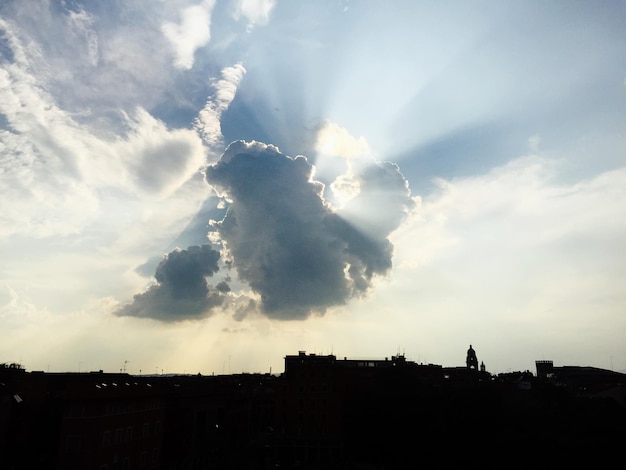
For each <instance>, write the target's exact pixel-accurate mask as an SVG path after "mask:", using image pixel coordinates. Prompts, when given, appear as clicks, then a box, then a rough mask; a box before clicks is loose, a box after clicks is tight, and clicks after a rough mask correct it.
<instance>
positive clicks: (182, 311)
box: [117, 245, 228, 321]
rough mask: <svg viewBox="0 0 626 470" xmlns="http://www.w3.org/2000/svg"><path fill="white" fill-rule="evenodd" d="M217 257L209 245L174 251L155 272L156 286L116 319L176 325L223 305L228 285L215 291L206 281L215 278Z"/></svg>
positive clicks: (122, 309)
mask: <svg viewBox="0 0 626 470" xmlns="http://www.w3.org/2000/svg"><path fill="white" fill-rule="evenodd" d="M219 258H220V254H219V253H218V252H217V251H215V250H214V249H213V248H212V247H211V246H209V245H202V246H190V247H189V248H187V249H185V250H180V249H176V250H174V251H172V252H170V253H169V254H167V255H165V256H164V257H163V259H162V261H161V262H160V263H159V265H158V266H157V268H156V272H155V274H154V277H155V279H156V284H155V285H153V286H151V287H150V288H149V289H148V290H147V291H146V292H144V293H141V294H137V295H135V296H134V298H133V301H132V303H130V304H127V305H125V306H123V307H122V308H120V309H119V310H118V312H117V314H118V315H127V316H135V317H149V318H156V319H158V320H162V321H178V320H184V319H188V318H202V317H204V316H207V315H208V314H209V313H210V311H211V309H213V308H214V307H216V306H219V305H221V304H222V303H223V301H224V298H225V297H224V295H223V294H224V293H225V292H227V291H228V285H227V284H226V283H224V282H223V281H222V282H220V283H219V284H218V285H217V286H216V287H215V288H212V287H209V285H207V281H206V278H207V277H209V276H212V275H213V274H215V273H216V272H217V271H218V269H219V267H218V261H219Z"/></svg>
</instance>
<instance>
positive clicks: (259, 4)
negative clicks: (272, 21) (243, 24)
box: [234, 0, 276, 26]
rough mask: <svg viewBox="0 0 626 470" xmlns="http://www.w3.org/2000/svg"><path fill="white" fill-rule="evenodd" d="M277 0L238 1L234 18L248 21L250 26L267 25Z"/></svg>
mask: <svg viewBox="0 0 626 470" xmlns="http://www.w3.org/2000/svg"><path fill="white" fill-rule="evenodd" d="M275 5H276V0H236V4H235V13H234V17H235V19H236V20H239V19H240V18H241V17H243V18H245V19H246V20H248V26H253V25H255V24H260V25H263V24H266V23H267V22H268V21H269V18H270V13H271V12H272V10H273V9H274V6H275Z"/></svg>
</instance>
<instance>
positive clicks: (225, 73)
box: [194, 64, 246, 149]
mask: <svg viewBox="0 0 626 470" xmlns="http://www.w3.org/2000/svg"><path fill="white" fill-rule="evenodd" d="M245 73H246V69H245V68H244V67H243V65H241V64H235V65H233V66H232V67H224V68H223V69H222V71H221V78H220V79H219V80H216V81H215V82H214V83H213V88H214V90H215V95H213V96H211V97H210V98H209V99H208V100H207V102H206V104H205V105H204V107H203V108H202V109H201V110H200V112H199V113H198V117H197V118H196V120H195V122H194V126H195V128H196V130H197V131H198V132H199V133H200V135H201V136H202V138H203V139H204V141H205V142H206V143H207V145H209V147H210V148H211V149H215V148H218V147H220V146H221V145H223V142H222V127H221V125H220V118H221V116H222V113H223V112H224V111H226V109H228V107H229V106H230V103H232V101H233V99H235V94H236V93H237V87H238V86H239V83H240V82H241V80H242V79H243V76H244V74H245ZM222 149H223V147H222Z"/></svg>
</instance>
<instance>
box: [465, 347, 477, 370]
mask: <svg viewBox="0 0 626 470" xmlns="http://www.w3.org/2000/svg"><path fill="white" fill-rule="evenodd" d="M465 364H466V365H467V368H468V369H472V370H476V371H477V370H478V359H477V358H476V351H474V348H472V345H471V344H470V347H469V349H468V350H467V358H466V359H465Z"/></svg>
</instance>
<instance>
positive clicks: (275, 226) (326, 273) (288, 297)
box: [206, 141, 410, 319]
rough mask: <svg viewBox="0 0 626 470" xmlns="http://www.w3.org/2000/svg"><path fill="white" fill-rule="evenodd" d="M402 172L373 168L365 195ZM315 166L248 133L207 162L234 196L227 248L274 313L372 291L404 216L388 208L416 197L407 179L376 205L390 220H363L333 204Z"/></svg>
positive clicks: (319, 306)
mask: <svg viewBox="0 0 626 470" xmlns="http://www.w3.org/2000/svg"><path fill="white" fill-rule="evenodd" d="M394 172H395V167H393V166H389V165H382V166H378V165H375V166H374V167H373V168H370V169H368V172H366V173H365V174H363V175H362V176H361V180H362V182H363V184H362V186H361V188H360V191H361V192H360V193H359V196H358V197H361V198H362V199H361V200H362V201H364V203H365V202H366V201H371V198H376V197H377V196H378V197H380V195H381V194H382V193H383V192H381V191H379V190H380V189H381V188H385V190H387V191H391V192H394V191H397V187H393V186H394V185H393V184H390V183H389V181H386V178H387V179H390V180H393V178H391V177H389V175H392V174H394ZM312 173H313V167H312V165H310V164H309V163H308V161H307V159H306V158H305V157H303V156H298V157H295V158H291V157H288V156H285V155H283V154H281V153H280V151H279V150H278V149H277V148H276V147H274V146H272V145H267V144H263V143H260V142H243V141H237V142H233V143H232V144H230V145H229V146H228V148H227V149H226V151H225V152H224V154H223V155H222V157H221V159H220V161H219V162H217V163H216V164H214V165H211V166H209V167H207V170H206V178H207V181H208V183H209V184H211V185H212V186H213V187H214V188H215V189H216V192H217V193H218V194H219V195H220V196H221V197H223V198H224V199H225V200H227V201H228V202H229V207H228V210H227V213H226V216H225V217H224V219H223V220H221V221H219V222H216V223H214V227H215V229H216V230H217V233H218V235H219V238H220V239H221V241H222V242H223V244H224V249H225V253H226V256H227V257H228V258H229V259H230V261H231V262H232V266H233V267H234V268H235V269H236V271H237V273H238V275H239V278H240V279H241V280H242V281H244V282H246V283H248V284H249V286H250V287H251V288H252V290H253V291H254V292H256V293H257V294H259V295H260V297H261V310H262V312H263V313H264V314H266V315H267V316H269V317H272V318H279V319H293V318H306V317H307V316H308V315H310V314H312V313H323V312H324V311H325V310H326V309H327V308H329V307H331V306H334V305H341V304H344V303H345V302H346V301H348V300H349V299H350V298H352V297H354V296H360V295H363V294H365V292H366V291H367V289H368V288H369V287H370V285H371V281H372V278H373V276H375V275H384V274H385V273H387V272H388V270H389V269H390V267H391V258H392V252H393V247H392V245H391V243H390V242H389V240H388V239H387V238H386V237H387V236H388V235H389V233H390V231H391V230H393V229H395V228H396V226H397V223H398V222H399V220H398V219H397V218H394V217H389V216H387V215H382V214H388V213H391V214H397V213H398V212H403V211H404V209H403V208H402V207H397V206H403V205H405V204H409V203H410V199H407V197H408V194H406V191H407V186H406V183H405V182H404V183H405V184H403V185H401V186H402V191H401V193H402V194H403V195H404V196H403V197H404V199H403V197H385V198H381V199H380V200H379V201H378V202H377V204H375V205H373V206H372V207H371V211H372V219H373V220H375V221H378V222H380V221H383V222H384V223H383V226H382V227H373V226H369V227H365V226H364V227H362V228H357V226H356V225H353V224H351V223H350V222H349V221H348V220H346V219H344V218H342V217H341V216H340V215H339V214H338V213H336V212H334V211H333V209H332V207H331V206H330V205H329V204H327V202H326V201H325V200H324V197H323V191H324V186H323V184H321V183H319V182H316V181H314V180H312V179H311V176H312ZM395 175H396V177H397V178H399V179H400V180H402V177H401V175H400V174H399V172H395ZM380 177H383V179H382V180H381V181H379V182H375V180H376V179H377V178H380ZM392 187H393V189H392Z"/></svg>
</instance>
